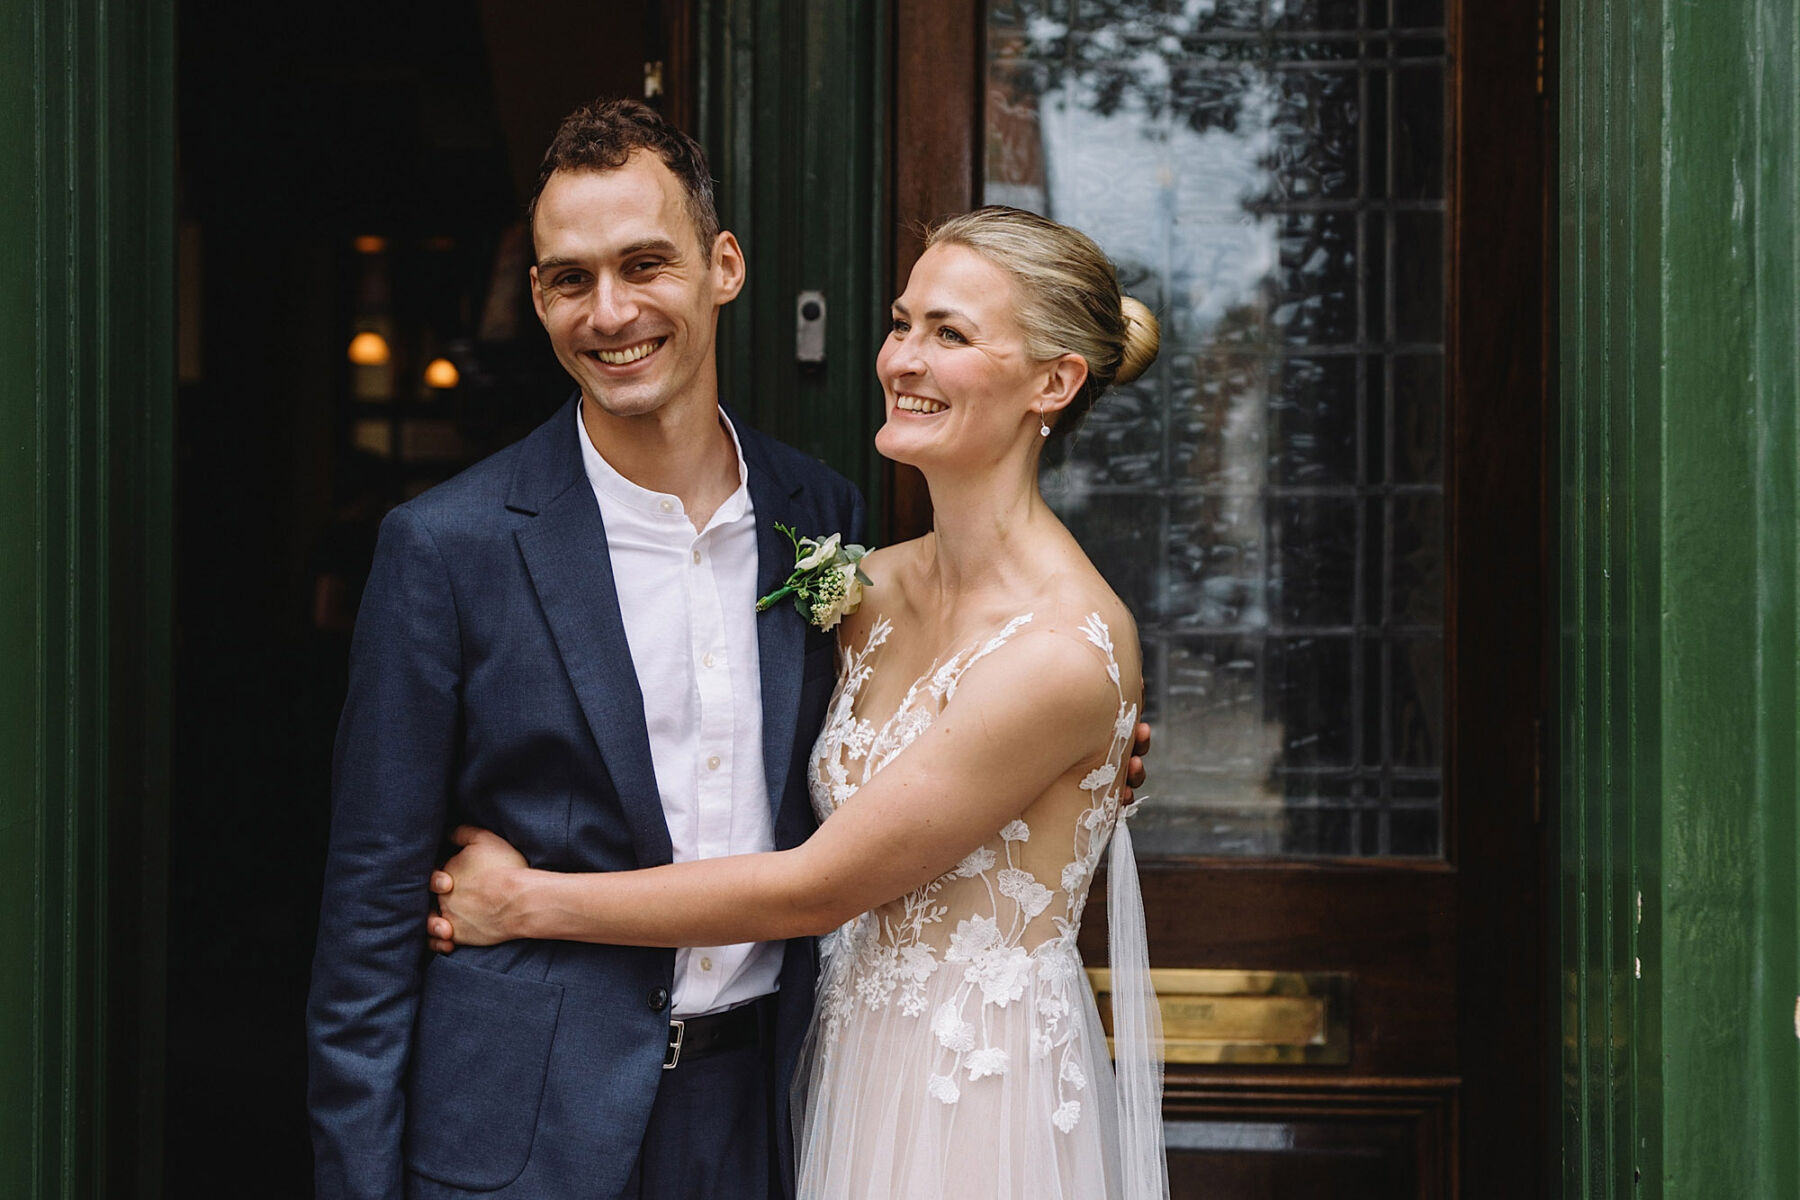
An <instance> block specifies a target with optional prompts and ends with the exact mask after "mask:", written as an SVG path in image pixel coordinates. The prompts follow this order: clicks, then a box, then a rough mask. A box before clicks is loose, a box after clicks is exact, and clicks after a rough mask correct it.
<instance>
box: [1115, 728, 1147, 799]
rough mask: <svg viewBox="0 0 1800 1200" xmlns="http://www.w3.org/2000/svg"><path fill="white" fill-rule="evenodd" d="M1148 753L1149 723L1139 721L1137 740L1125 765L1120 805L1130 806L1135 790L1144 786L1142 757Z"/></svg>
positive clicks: (1135, 793)
mask: <svg viewBox="0 0 1800 1200" xmlns="http://www.w3.org/2000/svg"><path fill="white" fill-rule="evenodd" d="M1149 753H1150V723H1149V722H1148V721H1139V722H1138V727H1137V738H1136V741H1135V743H1134V744H1133V745H1132V747H1131V761H1130V762H1128V763H1126V764H1125V792H1124V794H1123V795H1121V796H1120V797H1119V803H1120V804H1130V803H1131V801H1132V799H1133V798H1134V797H1135V796H1136V795H1137V789H1138V788H1141V787H1143V786H1144V756H1145V755H1147V754H1149Z"/></svg>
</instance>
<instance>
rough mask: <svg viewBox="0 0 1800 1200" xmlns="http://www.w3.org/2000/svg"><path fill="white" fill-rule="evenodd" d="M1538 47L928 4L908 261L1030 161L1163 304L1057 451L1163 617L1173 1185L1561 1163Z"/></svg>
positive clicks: (1241, 0) (1156, 678) (1323, 2)
mask: <svg viewBox="0 0 1800 1200" xmlns="http://www.w3.org/2000/svg"><path fill="white" fill-rule="evenodd" d="M1544 52H1545V48H1544V45H1543V29H1542V25H1541V17H1540V13H1539V12H1538V11H1537V9H1536V8H1535V7H1534V6H1532V5H1531V4H1528V3H1526V4H1517V3H1515V4H1491V3H1490V4H1475V3H1468V2H1466V0H1465V2H1459V0H1447V2H1446V0H1285V2H1284V0H1212V2H1208V3H1201V4H1193V3H1187V4H1183V3H1175V2H1173V0H1169V2H1167V3H1159V2H1158V0H913V2H909V3H908V4H905V5H900V6H897V13H896V64H897V69H896V73H895V78H896V84H895V97H894V130H895V137H894V165H893V173H894V175H893V187H894V207H895V215H896V228H897V229H898V230H899V231H900V234H899V237H898V240H897V244H896V253H895V262H894V272H895V281H896V287H898V286H899V282H900V281H901V280H903V279H904V277H905V273H906V271H907V270H908V268H909V267H910V266H911V263H912V261H913V260H914V259H915V258H916V256H917V254H918V249H919V244H918V240H917V238H916V236H914V235H912V234H911V233H910V232H909V231H911V230H913V229H915V228H916V227H917V223H918V222H920V221H928V220H930V219H931V218H933V217H937V216H940V215H943V214H945V213H949V212H954V211H959V210H962V209H966V208H968V207H970V206H972V205H974V204H977V203H984V202H1004V203H1013V204H1018V205H1021V206H1024V207H1031V208H1036V209H1038V210H1040V211H1046V212H1048V213H1049V215H1051V216H1054V217H1058V218H1059V219H1063V220H1066V221H1069V222H1070V223H1072V224H1075V225H1077V226H1079V227H1082V228H1085V229H1086V230H1087V231H1088V232H1089V233H1091V234H1092V235H1094V236H1095V238H1096V239H1097V240H1098V241H1099V242H1100V243H1101V245H1102V246H1103V247H1104V248H1105V249H1106V250H1107V252H1108V253H1109V255H1111V256H1112V257H1113V258H1114V260H1115V262H1116V263H1117V264H1118V265H1119V267H1120V271H1121V279H1122V282H1124V284H1125V285H1126V287H1127V290H1129V291H1131V292H1133V293H1134V294H1136V295H1138V296H1139V298H1140V299H1143V300H1144V301H1146V302H1147V303H1149V304H1150V305H1151V307H1152V308H1153V309H1155V310H1157V312H1158V314H1159V317H1160V318H1161V319H1162V322H1163V329H1164V349H1163V353H1162V356H1161V358H1160V360H1159V363H1158V366H1157V367H1156V368H1155V370H1154V371H1153V372H1152V373H1150V374H1148V375H1146V376H1145V378H1144V379H1143V380H1140V381H1139V382H1138V383H1136V384H1134V385H1132V386H1131V387H1130V388H1127V389H1121V390H1120V391H1119V392H1117V393H1115V394H1114V395H1113V396H1112V397H1110V398H1108V399H1106V400H1103V401H1102V404H1101V406H1100V407H1098V408H1097V409H1096V411H1095V413H1094V414H1093V416H1092V417H1091V418H1090V421H1089V423H1088V425H1087V427H1086V428H1085V429H1084V430H1083V432H1082V433H1081V434H1080V435H1078V437H1077V439H1076V446H1075V450H1074V452H1073V455H1072V459H1071V462H1070V463H1069V464H1067V465H1066V466H1063V467H1061V468H1053V469H1051V470H1050V471H1049V473H1048V474H1047V475H1046V477H1045V481H1044V482H1045V490H1046V495H1047V496H1048V497H1049V498H1050V499H1051V502H1052V503H1053V504H1054V505H1056V506H1057V507H1058V509H1059V511H1060V512H1062V513H1063V515H1064V518H1065V520H1066V521H1067V522H1068V523H1069V524H1070V526H1071V528H1072V529H1074V530H1075V532H1076V533H1077V536H1079V537H1081V538H1082V540H1083V543H1084V545H1085V546H1086V547H1087V549H1088V551H1089V553H1090V554H1091V555H1092V556H1093V557H1094V559H1095V561H1096V563H1097V564H1098V565H1099V566H1100V567H1101V568H1102V570H1103V571H1105V572H1106V573H1107V575H1108V578H1109V580H1110V581H1111V582H1112V583H1113V585H1114V587H1115V588H1116V589H1117V590H1118V591H1119V592H1120V594H1121V595H1122V596H1123V597H1124V598H1125V599H1126V601H1127V602H1128V603H1130V604H1131V605H1132V607H1133V610H1134V612H1135V613H1136V615H1137V617H1138V621H1139V625H1140V632H1141V634H1142V635H1143V642H1144V645H1145V653H1146V663H1145V667H1146V681H1147V682H1146V687H1147V695H1146V708H1147V711H1148V713H1149V715H1150V718H1151V720H1152V721H1153V722H1154V723H1155V724H1156V725H1157V745H1156V751H1155V753H1154V755H1153V756H1152V759H1151V763H1150V768H1151V781H1150V785H1149V787H1148V789H1147V791H1146V794H1147V796H1148V798H1149V800H1150V804H1149V807H1148V809H1147V811H1146V812H1145V813H1144V815H1143V816H1141V817H1140V818H1138V820H1139V821H1140V825H1139V826H1137V828H1138V829H1139V831H1140V832H1139V835H1138V836H1139V838H1140V840H1139V847H1140V851H1139V852H1140V856H1141V857H1142V858H1143V859H1144V866H1143V876H1144V894H1145V902H1146V907H1147V910H1148V918H1149V924H1150V936H1151V947H1150V948H1151V962H1152V964H1153V966H1154V967H1156V968H1158V969H1159V970H1161V971H1163V972H1164V973H1163V974H1162V975H1161V976H1160V977H1159V981H1158V988H1159V992H1160V993H1161V994H1162V1002H1163V1005H1164V1011H1165V1022H1166V1024H1167V1032H1168V1034H1169V1038H1170V1041H1169V1058H1170V1062H1169V1068H1168V1083H1167V1088H1166V1115H1167V1119H1168V1121H1167V1129H1168V1145H1169V1154H1170V1164H1171V1175H1172V1181H1173V1185H1174V1190H1175V1193H1176V1195H1177V1196H1187V1195H1192V1196H1201V1195H1204V1196H1206V1197H1208V1198H1209V1200H1237V1198H1239V1197H1272V1196H1282V1197H1288V1196H1307V1197H1352V1196H1354V1197H1370V1198H1382V1200H1386V1198H1389V1197H1403V1196H1405V1197H1410V1196H1418V1197H1440V1196H1456V1195H1466V1196H1469V1197H1495V1198H1500V1197H1505V1198H1507V1200H1517V1198H1520V1197H1529V1196H1538V1195H1548V1194H1549V1183H1548V1180H1549V1178H1550V1167H1551V1163H1550V1161H1549V1147H1550V1145H1551V1142H1550V1140H1549V1138H1548V1136H1547V1128H1548V1122H1549V1119H1550V1112H1549V1108H1548V1102H1547V1097H1548V1096H1549V1095H1550V1094H1552V1078H1551V1068H1550V1066H1549V1064H1550V1062H1551V1057H1552V1056H1551V1050H1552V1046H1551V1042H1550V1039H1551V1033H1550V1030H1551V1029H1552V1028H1554V1025H1553V1022H1552V1021H1551V1020H1550V1019H1549V1003H1548V1001H1547V999H1546V997H1547V994H1548V989H1547V979H1548V972H1547V966H1546V955H1547V952H1548V936H1547V932H1546V929H1547V927H1546V913H1547V912H1548V906H1547V903H1546V897H1547V894H1548V889H1549V875H1548V864H1549V863H1550V861H1551V859H1550V857H1549V853H1550V842H1549V835H1548V833H1547V829H1548V828H1549V827H1550V826H1549V825H1548V824H1547V823H1546V822H1545V820H1544V811H1543V810H1544V804H1545V800H1544V797H1543V794H1542V790H1541V789H1542V786H1543V782H1542V781H1543V772H1542V770H1541V765H1540V764H1541V761H1542V757H1543V747H1542V729H1543V723H1542V721H1541V713H1542V708H1543V697H1544V683H1545V668H1544V662H1545V638H1544V634H1543V631H1542V628H1541V623H1542V613H1543V612H1544V604H1543V599H1542V590H1543V588H1544V586H1545V572H1544V568H1543V563H1544V550H1543V547H1544V539H1543V531H1542V524H1543V511H1544V507H1543V503H1544V493H1543V489H1544V471H1543V464H1544V455H1543V452H1542V447H1541V438H1542V436H1543V430H1544V428H1545V424H1544V408H1545V405H1546V402H1547V398H1546V388H1545V369H1544V365H1543V355H1544V353H1545V338H1544V321H1545V311H1546V304H1545V293H1544V280H1545V258H1546V238H1547V233H1546V229H1547V215H1548V214H1547V202H1546V190H1545V173H1544V163H1545V156H1546V146H1547V138H1548V134H1547V125H1546V102H1545V100H1544V97H1543V88H1542V71H1543V56H1544ZM887 511H888V513H889V514H890V517H889V524H890V529H889V533H890V535H891V536H894V537H899V536H908V535H911V534H913V533H916V532H919V531H921V530H922V529H923V528H926V527H927V526H928V523H929V519H930V518H929V502H928V500H927V498H926V497H925V495H924V492H923V488H922V487H921V486H920V483H919V481H918V478H917V476H916V475H913V474H911V473H910V472H908V471H904V470H901V471H895V472H894V473H893V474H892V476H891V478H890V480H889V494H888V506H887ZM1084 938H1085V950H1086V952H1087V955H1088V961H1089V963H1090V964H1097V963H1103V962H1104V955H1105V949H1104V930H1103V929H1102V928H1098V927H1097V924H1096V923H1095V922H1092V921H1090V922H1089V923H1088V926H1087V929H1086V930H1085V931H1084ZM1103 982H1104V981H1103V977H1102V979H1101V984H1102V986H1103Z"/></svg>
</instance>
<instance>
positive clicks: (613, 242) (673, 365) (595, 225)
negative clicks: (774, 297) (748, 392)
mask: <svg viewBox="0 0 1800 1200" xmlns="http://www.w3.org/2000/svg"><path fill="white" fill-rule="evenodd" d="M684 200H685V197H684V194H683V192H682V188H681V183H680V181H679V180H677V179H676V177H675V175H674V174H673V173H672V172H671V171H670V170H669V168H668V167H667V166H665V165H664V164H663V161H662V159H661V158H659V157H657V156H656V155H655V154H654V153H651V152H648V151H642V150H640V151H638V152H637V153H635V154H633V155H632V156H631V157H630V158H629V159H628V160H626V163H625V165H624V166H622V167H619V168H618V169H616V170H611V171H559V172H557V173H556V174H555V175H553V176H551V177H550V181H549V182H548V183H547V184H545V185H544V190H543V193H542V194H541V195H540V196H539V197H538V201H537V207H536V211H535V214H534V217H533V221H532V240H533V242H534V244H535V246H536V250H537V263H536V265H535V266H533V267H532V268H531V297H532V303H533V304H534V306H535V307H536V308H537V314H538V319H539V320H541V321H542V322H543V323H544V328H545V329H546V330H547V331H549V334H550V344H551V346H552V347H553V348H554V349H555V351H556V357H557V360H558V361H559V362H561V363H562V365H563V367H564V369H565V370H567V371H568V372H569V374H570V375H571V376H573V377H574V379H575V382H576V383H577V384H578V385H579V386H580V387H581V393H582V395H583V396H584V397H585V398H586V399H587V400H588V401H589V402H590V403H592V404H594V405H595V406H597V407H598V408H599V409H600V410H602V411H603V412H605V413H609V414H611V415H613V416H616V417H623V418H630V417H640V416H646V415H649V414H652V413H655V412H658V411H659V410H661V409H663V408H664V407H665V406H667V405H669V404H671V403H679V404H694V405H701V406H705V407H706V408H708V409H710V408H711V407H713V406H714V405H716V404H717V403H718V374H717V368H716V365H715V363H714V360H713V342H714V336H715V331H716V328H717V325H718V315H719V306H720V305H722V304H725V303H726V302H728V301H730V300H731V299H732V298H733V297H735V296H736V295H737V294H738V292H739V290H741V289H742V287H743V283H744V259H743V255H742V254H741V253H740V252H739V250H738V245H737V239H736V238H734V237H732V235H731V234H729V233H721V234H719V236H718V239H717V240H716V241H715V242H714V244H713V246H712V247H711V251H712V253H711V255H710V261H708V260H709V256H708V255H707V254H705V253H703V252H702V248H701V246H700V243H699V235H698V234H697V233H696V231H695V229H694V223H693V220H692V218H691V217H689V215H688V211H687V208H686V205H685V203H684Z"/></svg>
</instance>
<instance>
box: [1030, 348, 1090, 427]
mask: <svg viewBox="0 0 1800 1200" xmlns="http://www.w3.org/2000/svg"><path fill="white" fill-rule="evenodd" d="M1043 369H1044V383H1043V387H1042V388H1041V389H1040V390H1039V393H1038V403H1037V404H1036V405H1035V407H1036V408H1037V409H1038V410H1039V411H1041V412H1046V413H1053V412H1057V411H1059V410H1061V409H1065V408H1067V407H1068V406H1069V405H1070V404H1072V403H1074V400H1075V397H1076V396H1078V395H1080V394H1081V385H1082V384H1084V383H1086V382H1087V377H1088V365H1087V359H1085V358H1083V357H1081V355H1079V354H1064V355H1061V356H1059V357H1057V358H1053V359H1051V360H1050V361H1049V362H1048V363H1046V364H1044V368H1043Z"/></svg>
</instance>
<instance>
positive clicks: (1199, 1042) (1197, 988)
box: [1088, 967, 1350, 1066]
mask: <svg viewBox="0 0 1800 1200" xmlns="http://www.w3.org/2000/svg"><path fill="white" fill-rule="evenodd" d="M1088 982H1089V983H1090V984H1091V985H1092V986H1093V989H1094V996H1095V998H1096V999H1097V1000H1098V1001H1099V1004H1100V1023H1101V1024H1102V1025H1103V1026H1105V1027H1106V1032H1107V1041H1108V1043H1109V1044H1110V1043H1111V1040H1112V1037H1111V1035H1112V972H1111V971H1109V970H1106V969H1104V968H1094V969H1091V970H1089V971H1088ZM1150 984H1151V986H1152V987H1154V988H1155V989H1156V1000H1157V1007H1159V1008H1160V1009H1161V1010H1162V1021H1163V1044H1164V1058H1165V1059H1166V1061H1168V1062H1172V1063H1267V1064H1282V1065H1287V1064H1295V1065H1319V1066H1343V1065H1346V1064H1348V1063H1349V1061H1350V976H1349V975H1347V974H1342V973H1338V972H1317V971H1305V972H1302V971H1238V970H1201V969H1189V968H1155V967H1153V968H1151V971H1150Z"/></svg>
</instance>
